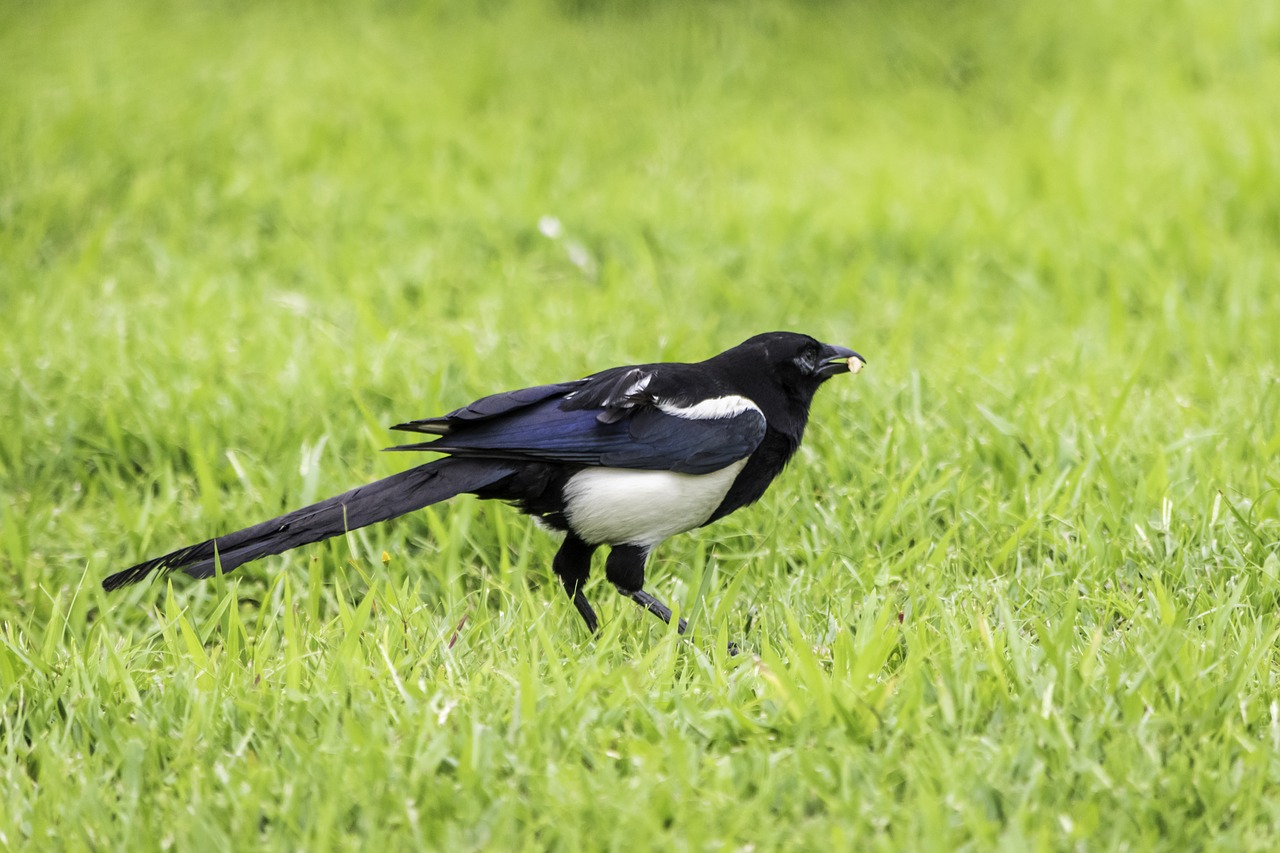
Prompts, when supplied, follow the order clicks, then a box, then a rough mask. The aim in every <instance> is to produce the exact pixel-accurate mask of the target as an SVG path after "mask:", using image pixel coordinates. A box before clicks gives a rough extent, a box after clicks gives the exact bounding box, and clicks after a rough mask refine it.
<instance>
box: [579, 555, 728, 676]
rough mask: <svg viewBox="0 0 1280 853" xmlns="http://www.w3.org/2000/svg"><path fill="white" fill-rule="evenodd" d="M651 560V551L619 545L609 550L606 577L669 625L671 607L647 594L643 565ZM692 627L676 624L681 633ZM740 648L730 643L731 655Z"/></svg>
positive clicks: (624, 593) (630, 597)
mask: <svg viewBox="0 0 1280 853" xmlns="http://www.w3.org/2000/svg"><path fill="white" fill-rule="evenodd" d="M648 558H649V549H648V548H642V547H640V546H638V545H616V546H614V547H613V549H612V550H610V551H609V559H608V560H607V561H605V564H604V570H605V575H606V576H607V577H608V578H609V581H610V582H611V583H612V584H613V585H614V586H616V587H617V588H618V592H620V593H622V594H623V595H625V596H626V597H627V598H629V599H631V600H632V601H634V602H635V603H636V604H639V605H640V606H641V607H643V608H644V609H645V610H648V611H649V612H650V613H652V614H653V615H654V616H657V617H658V618H659V619H661V620H662V621H663V622H666V623H667V624H668V625H670V624H671V608H670V607H667V605H665V604H663V603H662V602H661V601H659V600H658V599H656V598H654V597H653V596H652V595H650V594H649V593H647V592H645V591H644V588H643V587H644V564H645V561H646V560H647V559H648ZM688 627H689V623H688V622H686V621H685V620H683V619H681V620H679V621H678V622H677V623H676V630H677V631H679V632H680V633H681V634H683V633H684V632H685V630H686V629H687V628H688ZM739 651H741V649H740V648H739V647H738V644H737V643H735V642H733V641H732V640H730V641H729V654H731V655H737V654H738V652H739Z"/></svg>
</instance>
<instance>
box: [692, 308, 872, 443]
mask: <svg viewBox="0 0 1280 853" xmlns="http://www.w3.org/2000/svg"><path fill="white" fill-rule="evenodd" d="M710 361H711V363H714V364H715V365H716V366H717V367H718V368H719V369H720V370H721V373H722V375H723V376H725V377H726V379H728V380H729V381H730V382H732V383H734V384H735V385H736V386H737V387H739V388H741V389H742V390H743V391H744V392H746V394H747V396H749V397H750V398H751V399H753V400H755V401H756V403H757V404H758V405H760V406H761V407H762V408H763V409H764V411H765V417H766V418H767V419H768V420H769V421H770V423H774V422H775V421H780V420H791V419H792V418H794V417H797V416H798V418H799V420H800V422H801V423H803V422H804V420H805V419H807V417H808V411H809V404H810V403H811V402H812V401H813V395H814V394H815V393H816V392H817V390H818V388H819V386H821V385H822V383H824V382H826V381H827V380H828V379H830V378H831V377H833V376H836V375H837V374H840V373H857V372H858V371H860V370H862V368H863V367H865V366H866V363H867V361H866V359H864V358H863V357H862V356H860V355H858V353H856V352H854V351H853V350H851V349H849V348H848V347H842V346H837V345H835V344H824V343H822V342H821V341H818V340H815V339H814V338H811V337H809V336H808V335H801V334H797V333H795V332H765V333H764V334H761V335H756V336H755V337H753V338H748V339H747V340H745V341H743V342H742V343H740V344H738V345H737V346H736V347H734V348H733V349H730V350H726V351H725V352H722V353H721V354H720V355H718V356H716V357H715V358H713V359H711V360H710ZM780 407H785V408H786V409H787V410H788V412H787V414H788V415H789V417H784V416H783V412H782V411H780ZM771 410H772V412H771ZM801 428H803V427H801Z"/></svg>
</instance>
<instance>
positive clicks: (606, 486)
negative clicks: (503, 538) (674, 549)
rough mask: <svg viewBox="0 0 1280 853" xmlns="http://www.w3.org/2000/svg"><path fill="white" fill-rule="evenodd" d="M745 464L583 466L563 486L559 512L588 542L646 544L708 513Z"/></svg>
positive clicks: (702, 519)
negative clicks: (693, 470) (679, 469)
mask: <svg viewBox="0 0 1280 853" xmlns="http://www.w3.org/2000/svg"><path fill="white" fill-rule="evenodd" d="M746 464H747V460H746V459H739V460H738V461H737V462H734V463H732V464H731V465H727V466H726V467H724V468H721V469H720V470H719V471H712V472H711V473H710V474H678V473H676V472H674V471H644V470H637V469H632V468H585V469H583V470H582V471H579V472H578V473H577V474H574V475H573V476H572V477H571V478H570V479H569V482H568V484H567V485H566V486H565V490H564V499H565V516H566V517H567V518H568V519H569V524H570V525H572V527H573V530H574V532H575V533H576V534H577V536H578V537H579V538H581V539H582V540H583V541H584V542H588V543H590V544H592V545H600V544H608V545H641V546H645V547H652V546H654V545H657V544H658V543H659V542H661V541H662V540H664V539H666V538H667V537H669V536H674V535H676V534H677V533H684V532H685V531H686V530H692V529H693V528H695V527H698V526H699V525H701V524H703V523H704V522H705V521H706V520H707V519H708V518H710V517H711V513H713V512H715V510H716V507H718V506H720V503H721V502H722V501H723V500H724V496H725V495H726V494H727V493H728V491H729V487H730V486H732V485H733V481H734V480H735V479H737V476H738V472H739V471H741V470H742V466H744V465H746Z"/></svg>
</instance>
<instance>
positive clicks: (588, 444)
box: [392, 365, 765, 474]
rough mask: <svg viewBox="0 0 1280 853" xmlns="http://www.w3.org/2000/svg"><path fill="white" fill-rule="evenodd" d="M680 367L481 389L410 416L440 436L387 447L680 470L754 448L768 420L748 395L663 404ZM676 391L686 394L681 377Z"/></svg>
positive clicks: (714, 465)
mask: <svg viewBox="0 0 1280 853" xmlns="http://www.w3.org/2000/svg"><path fill="white" fill-rule="evenodd" d="M677 367H680V368H683V367H685V366H684V365H680V366H676V365H644V366H640V367H625V368H614V369H613V370H607V371H604V372H602V373H597V374H595V375H593V376H590V377H588V378H586V379H584V380H580V381H578V382H572V383H563V384H561V385H555V386H552V385H544V386H539V387H538V388H530V389H525V390H524V391H513V392H508V393H506V394H497V395H494V396H493V397H486V398H484V399H483V400H480V401H477V402H476V403H473V404H471V405H470V406H466V407H464V408H462V409H459V410H457V412H455V413H452V414H450V415H446V416H445V417H443V418H438V419H433V420H428V421H416V422H414V423H415V424H428V425H431V426H432V427H433V429H432V430H430V431H432V432H435V433H436V434H438V435H441V436H442V437H441V438H439V439H437V440H435V441H431V442H424V443H421V444H411V445H405V446H402V447H396V448H392V449H393V450H432V451H436V452H439V453H448V454H451V455H454V456H472V457H486V458H494V459H524V460H532V461H545V462H563V463H568V464H575V465H592V466H604V467H612V468H638V469H648V470H659V471H677V472H681V473H686V474H706V473H710V472H712V471H717V470H719V469H721V468H723V467H725V466H726V465H729V464H731V463H733V462H736V461H737V460H739V459H742V458H744V457H746V456H748V455H749V454H750V453H751V452H752V451H754V450H755V449H756V447H757V446H758V445H759V444H760V441H761V440H762V439H763V438H764V433H765V420H764V415H762V414H761V413H760V410H759V409H758V408H756V407H755V406H754V405H752V404H750V402H749V401H746V400H742V401H741V402H742V405H738V406H724V407H720V408H719V409H715V410H711V411H709V412H708V414H706V415H701V414H699V413H698V410H696V409H693V408H691V407H689V406H687V405H686V406H683V407H680V406H676V405H672V404H667V403H664V402H663V399H664V398H663V396H662V393H661V392H662V389H663V388H668V389H672V388H673V387H674V386H675V384H677V383H678V382H679V379H680V378H681V377H679V376H678V375H673V374H678V373H683V372H684V371H679V370H672V369H671V368H677ZM664 368H667V369H664ZM552 389H555V390H552ZM681 390H682V395H681V396H682V397H683V398H685V399H687V398H688V396H689V394H690V388H689V387H687V383H686V384H685V386H684V387H682V389H681ZM531 398H532V399H531ZM737 399H740V398H737ZM437 425H438V426H437ZM418 431H420V432H426V431H428V430H425V429H421V428H418Z"/></svg>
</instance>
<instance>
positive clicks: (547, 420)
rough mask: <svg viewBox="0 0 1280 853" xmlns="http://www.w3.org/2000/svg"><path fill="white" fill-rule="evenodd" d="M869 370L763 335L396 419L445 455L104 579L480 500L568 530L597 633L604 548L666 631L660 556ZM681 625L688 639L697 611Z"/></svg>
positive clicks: (564, 574) (420, 445)
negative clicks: (828, 390) (840, 386)
mask: <svg viewBox="0 0 1280 853" xmlns="http://www.w3.org/2000/svg"><path fill="white" fill-rule="evenodd" d="M865 365H866V359H864V358H863V357H862V356H861V355H859V354H858V353H857V352H855V351H853V350H851V349H849V348H847V347H843V346H837V345H833V344H825V343H821V342H819V341H818V340H816V339H814V338H812V337H810V336H808V335H804V334H799V333H795V332H766V333H764V334H759V335H756V336H754V337H751V338H749V339H747V340H745V341H743V342H742V343H741V344H738V345H737V346H735V347H732V348H730V349H728V350H725V351H724V352H721V353H720V354H718V355H715V356H712V357H711V358H708V359H706V360H705V361H700V362H693V363H677V362H666V363H653V364H638V365H626V366H622V367H613V368H609V369H607V370H602V371H600V372H598V373H593V374H591V375H589V376H586V377H585V378H582V379H577V380H573V381H569V382H559V383H554V384H550V385H537V386H534V387H530V388H522V389H519V390H515V391H506V392H503V393H498V394H493V395H490V396H487V397H482V398H481V399H479V400H476V401H475V402H473V403H470V404H468V405H466V406H463V407H462V408H459V409H455V410H454V411H452V412H450V413H449V414H447V415H443V416H439V417H431V418H425V419H422V420H413V421H408V422H405V423H401V424H397V425H395V426H394V427H392V429H394V430H401V431H405V432H410V433H417V434H420V435H427V436H431V437H432V438H431V439H430V440H427V441H419V442H415V443H412V444H402V445H399V446H396V447H390V448H387V449H388V450H392V451H401V452H403V451H430V452H432V453H439V454H443V458H440V459H436V460H433V461H430V462H427V463H425V464H422V465H419V466H417V467H415V468H410V469H408V470H406V471H402V472H400V473H398V474H394V475H392V476H390V477H387V478H385V479H382V480H377V481H375V482H373V483H369V484H367V485H363V486H359V487H357V488H355V489H352V490H351V491H348V492H345V493H343V494H341V495H338V496H336V497H333V498H329V499H328V500H324V501H321V502H319V503H316V504H312V505H311V506H307V507H304V508H302V509H298V510H294V511H293V512H290V513H287V514H285V515H282V516H279V517H278V518H273V519H270V520H269V521H264V522H261V523H260V524H255V525H253V526H251V527H246V528H245V529H243V530H238V531H236V532H234V533H228V534H225V535H222V536H218V537H216V538H214V539H208V540H206V541H203V542H199V543H196V544H194V545H189V546H187V547H184V548H179V549H178V550H176V551H172V552H170V553H168V554H165V555H163V556H160V557H155V558H153V559H150V560H146V561H144V562H141V563H138V564H137V565H135V566H131V567H130V568H127V569H124V570H123V571H120V572H117V573H115V574H112V575H110V576H109V577H107V578H106V579H105V580H103V582H102V585H103V587H104V588H105V589H107V590H115V589H119V588H120V587H123V586H127V585H129V584H133V583H137V582H138V581H141V580H143V579H144V578H146V577H148V576H149V575H151V574H152V573H153V572H161V573H162V574H168V573H170V572H173V571H181V572H183V573H185V574H187V575H190V576H191V577H194V578H208V577H212V576H213V575H215V574H217V573H218V572H222V573H227V572H230V571H232V570H234V569H235V568H237V567H238V566H241V565H243V564H244V563H247V562H250V561H253V560H257V559H259V558H262V557H266V556H269V555H273V554H279V553H282V552H284V551H288V550H291V549H293V548H297V547H299V546H302V545H307V544H310V543H313V542H319V541H321V540H324V539H328V538H330V537H333V536H338V535H341V534H343V533H346V532H347V531H349V530H355V529H357V528H360V527H364V526H366V525H369V524H374V523H377V522H380V521H386V520H389V519H392V518H396V517H398V516H401V515H404V514H406V513H409V512H413V511H415V510H418V509H422V508H423V507H426V506H430V505H431V504H435V503H439V502H441V501H444V500H448V499H450V498H452V497H454V496H456V495H459V494H464V493H469V494H472V495H475V496H477V497H479V498H481V499H484V500H501V501H505V502H507V503H509V504H511V505H513V506H515V507H516V508H518V509H519V510H520V511H522V512H524V513H526V514H527V515H529V516H532V517H533V518H534V519H535V520H536V521H538V522H539V523H540V524H541V525H543V526H545V527H547V528H550V529H551V530H553V531H558V532H560V533H562V534H563V536H564V538H563V541H562V543H561V544H560V547H559V550H558V551H557V552H556V554H555V556H554V557H553V558H552V561H551V569H552V572H553V573H554V574H555V576H556V577H557V578H558V579H559V581H560V584H561V585H562V586H563V588H564V591H565V593H566V595H567V596H568V598H569V599H570V600H571V601H572V603H573V605H574V607H575V608H576V609H577V611H578V613H579V614H580V615H581V617H582V619H583V621H584V622H585V623H586V627H587V629H588V630H589V631H590V632H591V633H595V632H596V631H597V629H598V627H599V619H598V618H597V616H596V612H595V610H594V609H593V608H592V606H591V604H590V603H589V602H588V601H587V599H586V597H585V595H584V594H583V588H584V586H585V584H586V582H587V578H588V575H589V573H590V570H591V562H592V556H593V555H594V554H595V552H596V551H597V550H598V549H599V548H601V547H602V546H607V547H608V549H609V553H608V556H607V558H606V560H605V566H604V568H605V576H606V578H607V579H608V580H609V581H610V582H611V583H612V584H613V586H614V587H615V588H616V589H617V590H618V592H620V593H621V594H622V595H624V596H626V597H628V598H630V599H631V600H632V601H634V602H636V603H637V604H639V605H640V606H641V607H642V608H644V609H645V610H647V611H649V612H650V613H652V614H654V615H655V616H657V617H658V618H659V619H661V620H662V621H663V622H666V623H668V624H669V623H670V621H671V617H672V613H671V609H670V608H669V607H668V606H667V605H666V604H664V603H663V602H662V601H660V600H659V599H657V598H656V597H654V596H653V595H651V594H650V593H649V592H647V591H646V590H645V588H644V587H645V566H646V563H647V561H648V559H649V555H650V554H651V553H652V552H653V550H654V549H655V548H656V547H657V546H658V545H659V544H660V543H662V542H663V541H664V540H666V539H668V538H670V537H672V536H675V535H677V534H680V533H685V532H687V531H689V530H693V529H694V528H698V527H703V526H705V525H708V524H711V523H713V522H715V521H718V520H719V519H721V518H724V517H725V516H726V515H729V514H730V513H732V512H735V511H737V510H739V509H742V508H743V507H746V506H749V505H750V504H753V503H755V502H756V501H757V500H759V499H760V497H761V496H762V495H763V494H764V493H765V490H766V489H767V488H768V487H769V485H770V484H771V483H772V482H773V480H774V479H775V478H776V477H777V476H778V475H779V474H780V473H781V472H782V470H783V469H784V468H785V467H786V465H787V463H788V462H789V461H790V460H791V458H792V457H793V456H794V455H795V453H796V450H797V449H798V448H799V447H800V442H801V439H802V438H803V437H804V431H805V426H806V425H807V423H808V420H809V409H810V405H811V404H812V402H813V398H814V395H815V393H816V392H817V390H818V388H819V387H820V386H822V385H823V384H824V383H825V382H826V381H827V380H828V379H830V378H832V377H833V376H836V375H839V374H842V373H858V372H859V371H860V370H861V369H862V368H863V367H864V366H865ZM677 628H678V630H679V631H680V632H681V633H684V632H685V630H686V628H687V624H686V623H685V620H683V619H680V620H678V622H677Z"/></svg>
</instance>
